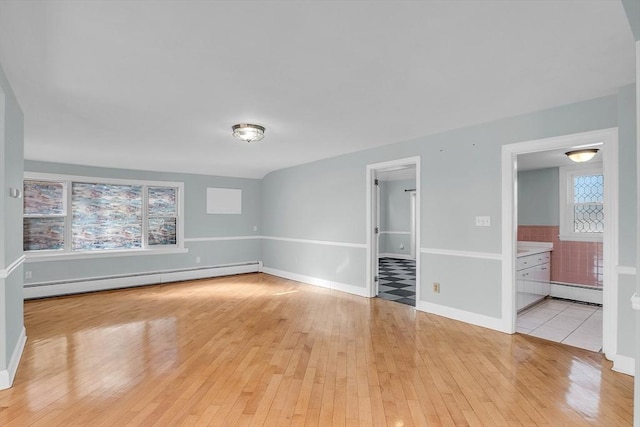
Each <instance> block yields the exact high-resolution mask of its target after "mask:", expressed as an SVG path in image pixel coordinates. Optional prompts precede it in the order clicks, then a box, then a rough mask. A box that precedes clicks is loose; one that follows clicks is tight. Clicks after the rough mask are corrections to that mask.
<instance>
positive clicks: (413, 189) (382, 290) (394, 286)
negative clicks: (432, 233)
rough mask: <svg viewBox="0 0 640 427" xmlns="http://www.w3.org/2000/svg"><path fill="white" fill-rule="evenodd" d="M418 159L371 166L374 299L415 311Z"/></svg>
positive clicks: (372, 289) (417, 251) (371, 264)
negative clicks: (390, 302)
mask: <svg viewBox="0 0 640 427" xmlns="http://www.w3.org/2000/svg"><path fill="white" fill-rule="evenodd" d="M418 176H419V158H410V159H402V160H397V161H392V162H385V163H379V164H375V165H369V166H367V182H368V183H369V185H368V195H369V197H370V203H369V212H368V216H367V218H368V224H369V225H370V233H369V234H370V236H369V240H368V256H369V262H370V267H371V268H370V277H371V281H370V295H371V296H372V297H378V298H382V299H386V300H389V301H395V302H399V303H402V304H406V305H410V306H413V307H415V305H416V300H417V299H418V298H419V265H418V263H416V258H417V254H419V252H420V250H419V232H418V230H419V218H420V215H419V182H418V181H419V179H418Z"/></svg>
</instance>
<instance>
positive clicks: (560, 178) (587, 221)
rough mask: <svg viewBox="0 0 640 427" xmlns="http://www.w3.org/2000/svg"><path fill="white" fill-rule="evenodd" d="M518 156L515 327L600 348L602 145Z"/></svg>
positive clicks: (546, 336)
mask: <svg viewBox="0 0 640 427" xmlns="http://www.w3.org/2000/svg"><path fill="white" fill-rule="evenodd" d="M572 148H573V147H571V146H567V147H564V148H562V149H556V150H548V151H539V152H534V153H526V154H519V155H518V156H517V167H518V171H517V185H516V200H517V203H516V207H517V209H516V210H517V212H516V217H517V248H516V249H517V254H516V259H515V264H516V311H517V320H516V332H518V333H521V334H525V335H531V336H535V337H538V338H542V339H546V340H549V341H554V342H559V343H562V344H566V345H571V346H573V347H579V348H583V349H586V350H590V351H594V352H599V351H600V350H601V349H602V302H603V300H602V282H603V266H604V254H603V246H602V245H603V234H604V221H605V218H604V214H603V202H604V196H605V192H604V175H603V170H602V152H601V151H602V143H596V144H594V145H592V146H591V148H589V150H594V151H596V150H597V152H595V153H593V154H594V156H593V158H591V159H589V160H588V161H584V162H574V161H572V160H570V159H569V158H568V157H567V156H566V154H565V153H567V152H569V151H571V150H572Z"/></svg>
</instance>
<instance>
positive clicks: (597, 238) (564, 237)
mask: <svg viewBox="0 0 640 427" xmlns="http://www.w3.org/2000/svg"><path fill="white" fill-rule="evenodd" d="M558 239H559V240H560V241H566V242H602V234H599V235H593V234H589V235H583V234H560V235H559V236H558Z"/></svg>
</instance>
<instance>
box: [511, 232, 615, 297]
mask: <svg viewBox="0 0 640 427" xmlns="http://www.w3.org/2000/svg"><path fill="white" fill-rule="evenodd" d="M559 233H560V230H559V227H558V226H547V225H520V226H518V240H519V241H528V242H551V243H553V252H551V281H552V282H560V283H572V284H577V285H589V286H602V272H603V267H602V266H603V262H602V242H567V241H560V240H558V234H559Z"/></svg>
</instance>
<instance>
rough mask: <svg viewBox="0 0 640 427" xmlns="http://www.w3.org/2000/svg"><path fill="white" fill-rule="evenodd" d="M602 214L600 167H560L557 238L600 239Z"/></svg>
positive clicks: (602, 224) (602, 195) (602, 227)
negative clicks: (558, 231) (558, 229)
mask: <svg viewBox="0 0 640 427" xmlns="http://www.w3.org/2000/svg"><path fill="white" fill-rule="evenodd" d="M604 213H605V212H604V175H603V173H602V168H593V167H592V165H590V167H589V168H588V169H587V168H584V167H575V166H574V167H563V168H560V240H578V241H592V242H599V241H602V233H603V232H604V221H605V216H604Z"/></svg>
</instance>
